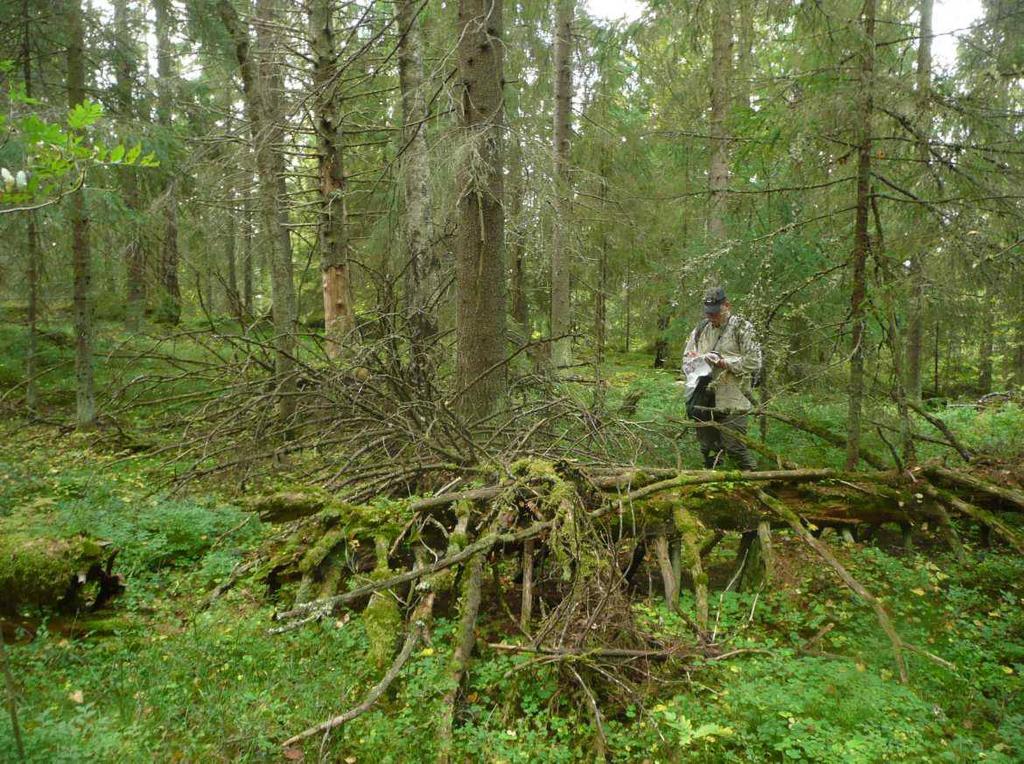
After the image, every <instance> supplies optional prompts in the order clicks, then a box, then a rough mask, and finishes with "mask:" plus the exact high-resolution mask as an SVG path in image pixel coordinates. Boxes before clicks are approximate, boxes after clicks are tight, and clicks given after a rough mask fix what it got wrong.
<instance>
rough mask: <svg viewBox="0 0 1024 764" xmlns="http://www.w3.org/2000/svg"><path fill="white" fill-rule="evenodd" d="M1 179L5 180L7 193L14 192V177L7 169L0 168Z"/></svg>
mask: <svg viewBox="0 0 1024 764" xmlns="http://www.w3.org/2000/svg"><path fill="white" fill-rule="evenodd" d="M0 179H3V182H4V190H5V191H13V190H14V176H13V175H11V171H10V170H8V169H7V168H6V167H0Z"/></svg>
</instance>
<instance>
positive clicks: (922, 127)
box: [906, 0, 934, 401]
mask: <svg viewBox="0 0 1024 764" xmlns="http://www.w3.org/2000/svg"><path fill="white" fill-rule="evenodd" d="M933 1H934V0H921V4H920V9H919V15H920V29H919V32H918V35H919V40H918V44H917V124H918V135H919V141H918V145H917V158H918V161H919V162H921V163H922V164H921V167H922V170H926V169H927V167H928V164H929V160H930V157H929V151H928V136H929V135H931V109H930V107H929V98H930V92H931V75H932V5H933ZM922 257H923V251H922V252H917V253H915V254H914V255H913V256H912V257H911V260H910V272H909V276H910V302H909V310H908V314H907V383H906V388H907V396H908V397H909V398H910V400H913V401H920V400H921V344H922V337H923V315H924V301H925V296H924V293H925V283H924V268H923V263H922Z"/></svg>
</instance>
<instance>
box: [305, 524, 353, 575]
mask: <svg viewBox="0 0 1024 764" xmlns="http://www.w3.org/2000/svg"><path fill="white" fill-rule="evenodd" d="M345 539H346V534H345V531H344V530H342V529H336V530H332V531H328V532H327V533H325V534H324V535H323V536H321V537H320V538H319V540H318V541H317V542H316V544H314V545H313V547H312V548H311V549H310V550H309V551H308V552H306V553H305V554H304V555H303V556H302V560H300V561H299V572H301V573H309V572H310V571H311V570H313V569H314V568H316V567H317V566H318V565H319V564H320V563H321V562H323V561H324V559H325V558H326V557H327V555H329V554H330V553H331V552H332V551H334V549H335V547H337V546H338V545H339V544H343V543H345Z"/></svg>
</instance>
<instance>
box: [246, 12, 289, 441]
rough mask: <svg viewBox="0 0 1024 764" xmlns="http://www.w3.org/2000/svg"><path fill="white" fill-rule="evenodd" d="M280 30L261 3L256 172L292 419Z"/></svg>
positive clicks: (281, 382) (282, 377) (278, 356)
mask: <svg viewBox="0 0 1024 764" xmlns="http://www.w3.org/2000/svg"><path fill="white" fill-rule="evenodd" d="M280 28H281V20H280V18H279V14H278V10H277V5H276V3H275V2H274V0H258V2H257V4H256V43H257V48H258V55H257V60H258V64H259V65H258V69H257V77H256V78H255V85H256V91H257V92H258V97H257V99H256V100H257V103H258V104H259V108H260V118H259V121H258V126H259V131H258V133H257V135H256V169H257V172H258V173H259V186H260V208H261V212H262V217H263V228H264V230H265V231H266V232H267V239H268V244H269V246H268V253H269V256H270V284H271V289H272V291H273V298H274V303H273V306H272V309H273V311H272V312H273V318H274V335H275V338H274V346H275V351H276V352H275V358H274V371H275V373H276V375H277V378H278V390H279V392H280V393H281V395H280V398H279V401H278V413H279V415H280V417H281V419H282V421H285V420H288V419H289V418H290V416H291V413H292V411H293V410H294V405H295V403H294V399H293V397H292V393H293V392H294V390H295V379H294V376H293V373H292V372H293V370H294V366H295V361H294V355H295V284H294V282H293V280H292V245H291V236H290V234H289V232H288V208H287V206H286V201H285V200H286V194H287V188H286V187H285V162H284V155H283V154H282V153H281V150H280V147H281V146H282V145H283V144H284V129H283V128H282V126H281V108H280V94H281V92H282V91H283V90H284V80H283V73H282V69H281V58H280V57H281V56H282V55H283V53H282V51H281V49H280V46H279V44H278V39H277V35H278V30H279V29H280Z"/></svg>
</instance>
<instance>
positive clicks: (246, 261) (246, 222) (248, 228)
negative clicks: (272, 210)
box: [242, 176, 253, 319]
mask: <svg viewBox="0 0 1024 764" xmlns="http://www.w3.org/2000/svg"><path fill="white" fill-rule="evenodd" d="M251 185H252V177H251V176H250V177H249V186H250V187H249V188H247V189H246V191H245V199H244V200H243V201H242V240H243V249H242V310H243V314H244V315H245V317H246V318H247V319H249V318H251V317H252V296H253V257H252V255H253V235H252V234H253V215H252V189H251Z"/></svg>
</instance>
